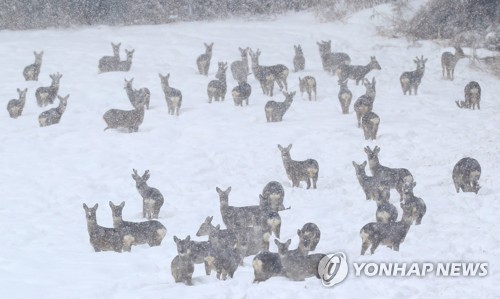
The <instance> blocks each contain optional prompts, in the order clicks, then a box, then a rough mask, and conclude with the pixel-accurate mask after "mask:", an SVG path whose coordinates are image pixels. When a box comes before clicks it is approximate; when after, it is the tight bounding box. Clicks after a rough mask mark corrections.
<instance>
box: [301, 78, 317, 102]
mask: <svg viewBox="0 0 500 299" xmlns="http://www.w3.org/2000/svg"><path fill="white" fill-rule="evenodd" d="M299 88H300V93H301V95H302V96H304V92H307V96H308V98H309V101H311V95H312V93H313V92H314V100H315V101H316V94H317V93H316V79H315V78H314V77H312V76H305V77H304V78H300V77H299Z"/></svg>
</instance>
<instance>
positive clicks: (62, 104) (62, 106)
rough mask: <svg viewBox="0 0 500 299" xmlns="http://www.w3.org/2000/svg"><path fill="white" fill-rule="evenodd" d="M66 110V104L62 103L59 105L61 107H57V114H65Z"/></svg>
mask: <svg viewBox="0 0 500 299" xmlns="http://www.w3.org/2000/svg"><path fill="white" fill-rule="evenodd" d="M65 110H66V104H64V103H62V102H61V103H59V106H57V112H58V113H59V114H63V113H64V111H65Z"/></svg>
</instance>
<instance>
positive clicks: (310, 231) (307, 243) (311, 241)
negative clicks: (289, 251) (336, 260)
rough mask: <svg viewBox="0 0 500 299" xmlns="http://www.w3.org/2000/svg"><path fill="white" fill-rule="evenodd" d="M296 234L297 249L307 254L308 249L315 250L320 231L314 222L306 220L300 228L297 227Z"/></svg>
mask: <svg viewBox="0 0 500 299" xmlns="http://www.w3.org/2000/svg"><path fill="white" fill-rule="evenodd" d="M297 235H298V236H299V247H298V248H297V251H298V252H300V253H302V254H304V255H307V253H308V252H309V251H314V250H316V246H318V243H319V240H320V238H321V231H320V230H319V227H318V226H317V225H316V224H314V223H312V222H308V223H306V224H304V226H302V229H297Z"/></svg>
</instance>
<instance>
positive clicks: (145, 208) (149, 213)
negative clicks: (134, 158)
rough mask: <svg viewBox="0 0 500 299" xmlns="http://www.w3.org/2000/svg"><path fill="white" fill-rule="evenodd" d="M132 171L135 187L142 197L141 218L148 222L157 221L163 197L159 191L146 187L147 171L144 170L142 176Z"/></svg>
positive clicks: (148, 175)
mask: <svg viewBox="0 0 500 299" xmlns="http://www.w3.org/2000/svg"><path fill="white" fill-rule="evenodd" d="M132 171H133V173H132V179H134V181H135V187H136V188H137V191H138V192H139V194H140V195H141V197H142V217H144V218H147V219H150V220H151V219H153V218H155V219H157V218H158V216H159V214H160V209H161V207H162V206H163V203H164V199H163V195H162V194H161V192H160V190H158V189H156V188H153V187H149V186H148V183H147V181H148V180H149V177H150V174H149V170H146V171H145V172H144V174H143V175H142V176H140V175H139V174H138V173H137V170H135V169H132Z"/></svg>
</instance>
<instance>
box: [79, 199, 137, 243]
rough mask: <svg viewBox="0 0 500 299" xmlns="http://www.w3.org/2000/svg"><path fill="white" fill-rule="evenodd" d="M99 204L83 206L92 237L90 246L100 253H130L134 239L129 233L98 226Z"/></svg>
mask: <svg viewBox="0 0 500 299" xmlns="http://www.w3.org/2000/svg"><path fill="white" fill-rule="evenodd" d="M98 207H99V204H97V203H96V204H95V205H94V206H93V207H92V208H89V207H88V206H87V205H86V204H83V209H84V210H85V218H86V219H87V230H88V233H89V237H90V244H91V245H92V247H93V248H94V251H95V252H100V251H116V252H122V251H130V250H131V247H132V243H133V242H134V237H133V236H132V235H131V234H129V233H128V232H127V231H125V230H123V229H120V228H108V227H103V226H100V225H98V224H97V215H96V212H97V208H98Z"/></svg>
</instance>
